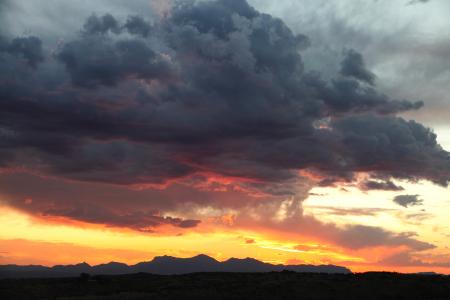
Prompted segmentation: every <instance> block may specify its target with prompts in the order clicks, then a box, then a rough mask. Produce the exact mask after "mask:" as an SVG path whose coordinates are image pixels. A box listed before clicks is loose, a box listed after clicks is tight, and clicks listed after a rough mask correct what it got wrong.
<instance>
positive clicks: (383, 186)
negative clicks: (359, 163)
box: [361, 180, 404, 191]
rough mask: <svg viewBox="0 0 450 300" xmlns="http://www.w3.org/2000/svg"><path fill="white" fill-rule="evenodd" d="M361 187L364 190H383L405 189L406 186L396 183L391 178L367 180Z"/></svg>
mask: <svg viewBox="0 0 450 300" xmlns="http://www.w3.org/2000/svg"><path fill="white" fill-rule="evenodd" d="M361 188H362V189H364V190H368V191H370V190H382V191H403V190H404V188H403V187H401V186H398V185H396V184H395V183H394V182H392V181H391V180H386V181H379V180H367V181H365V182H363V183H362V185H361Z"/></svg>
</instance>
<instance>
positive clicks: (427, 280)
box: [0, 271, 450, 300]
mask: <svg viewBox="0 0 450 300" xmlns="http://www.w3.org/2000/svg"><path fill="white" fill-rule="evenodd" d="M0 299H2V300H8V299H14V300H20V299H80V300H81V299H83V300H87V299H102V300H103V299H108V300H109V299H111V300H112V299H114V300H115V299H130V300H131V299H133V300H134V299H136V300H137V299H139V300H141V299H214V300H216V299H247V300H252V299H361V300H362V299H396V300H401V299H408V300H411V299H420V300H425V299H450V277H448V276H440V275H401V274H394V273H366V274H334V275H333V274H313V273H309V274H306V273H295V272H290V271H285V272H271V273H196V274H186V275H151V274H144V273H139V274H133V275H116V276H112V275H99V276H89V275H87V274H83V275H81V276H80V277H78V278H52V279H37V278H34V279H2V280H0Z"/></svg>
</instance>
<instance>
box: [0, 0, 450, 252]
mask: <svg viewBox="0 0 450 300" xmlns="http://www.w3.org/2000/svg"><path fill="white" fill-rule="evenodd" d="M168 9H170V11H165V13H164V14H162V16H161V15H160V16H159V17H158V18H157V17H155V14H154V13H149V15H148V16H146V15H143V16H137V15H130V16H115V15H112V14H99V13H97V12H94V14H91V15H90V16H89V17H88V18H87V20H86V21H85V23H84V24H80V28H78V29H77V31H75V33H74V32H70V33H67V38H64V39H63V40H62V41H61V42H60V43H59V44H58V45H57V47H55V48H51V47H47V46H46V45H45V44H44V41H45V40H44V39H42V40H41V39H40V38H39V36H38V35H36V36H32V37H11V36H10V35H9V34H3V37H2V38H1V43H0V66H1V68H0V98H1V99H2V101H1V102H0V167H1V168H2V169H3V171H4V172H17V171H20V172H23V173H32V174H34V175H35V176H41V177H46V176H48V177H50V178H53V179H54V178H57V180H61V181H62V182H65V181H67V182H71V183H73V184H81V182H82V183H85V184H95V185H96V186H101V185H105V186H107V187H111V188H112V187H114V188H117V189H121V191H124V190H127V191H128V193H129V194H128V195H127V196H132V195H131V194H133V193H135V194H136V196H137V194H139V196H137V197H138V198H139V199H138V200H136V199H132V198H128V197H127V201H129V202H127V204H128V205H129V206H126V208H124V209H125V210H118V209H117V206H114V205H116V204H113V203H115V202H119V201H118V200H117V199H115V196H112V195H107V194H105V195H103V197H102V200H96V199H94V198H96V197H95V196H93V197H92V198H86V199H83V200H80V199H79V197H77V195H76V194H75V195H74V196H73V197H72V196H70V197H69V198H67V196H66V200H58V198H57V197H55V196H54V195H52V197H46V196H45V195H40V197H36V193H37V192H36V190H33V191H30V194H31V195H29V197H31V198H32V199H33V202H32V204H31V205H28V206H27V205H25V204H24V203H23V202H20V199H21V198H20V197H18V196H17V195H18V194H21V193H22V191H20V189H21V188H20V187H19V186H20V185H21V184H20V182H19V181H18V182H17V183H16V185H13V187H12V188H9V189H8V193H9V195H10V198H9V199H10V200H9V203H10V205H13V206H15V207H19V208H20V209H22V210H26V211H29V212H32V211H35V212H39V213H40V214H41V215H42V216H62V217H67V218H73V219H77V220H81V221H85V222H91V223H101V224H106V225H113V226H126V227H130V228H133V229H138V230H143V229H146V228H153V227H157V226H159V225H160V224H170V225H174V226H176V227H181V228H189V227H194V226H196V225H197V224H198V223H199V221H198V217H197V216H195V209H192V211H189V210H184V211H183V212H184V213H185V215H186V216H187V218H179V217H176V216H172V215H169V212H179V211H180V210H181V208H183V207H184V208H186V207H191V208H193V207H194V208H198V207H200V206H202V205H203V206H211V207H213V208H214V209H222V210H223V211H226V210H229V209H233V208H236V206H239V205H240V206H241V208H242V210H243V211H246V210H247V211H253V212H256V214H257V215H259V216H260V217H261V218H265V217H267V218H272V217H274V214H275V212H274V211H272V212H271V213H272V215H264V213H263V210H262V209H258V207H256V206H255V205H257V204H255V202H257V201H256V200H255V199H263V200H261V201H260V202H261V203H258V205H259V204H261V205H263V206H262V207H264V209H277V211H279V210H280V209H281V208H282V207H281V208H280V207H279V206H277V203H278V205H281V204H280V201H282V200H285V199H286V198H288V197H295V199H297V200H296V202H295V203H294V204H295V205H291V206H288V207H285V208H282V210H284V211H286V210H287V211H291V212H284V214H285V215H284V217H283V218H282V219H283V220H284V221H283V222H278V224H279V225H276V224H275V223H274V226H275V227H276V226H281V227H283V226H284V225H283V226H282V225H280V224H285V225H286V224H289V222H287V221H286V220H291V218H292V216H294V217H296V218H298V219H300V220H301V221H300V223H294V225H295V226H297V228H301V227H302V226H306V227H308V226H310V225H311V226H313V225H314V226H317V227H320V228H323V231H324V232H325V231H326V228H327V227H326V226H325V225H324V224H321V223H320V222H318V221H317V220H312V221H307V218H305V216H304V215H303V213H302V211H301V203H302V201H303V200H304V199H305V198H306V197H307V195H308V191H309V189H310V188H311V187H313V186H314V185H315V184H317V182H316V181H315V180H314V179H311V178H309V177H308V176H306V175H299V173H300V171H304V172H305V173H309V172H313V173H317V174H320V177H321V178H322V179H323V180H322V184H323V185H326V183H328V184H331V183H333V182H336V181H339V180H345V181H348V182H351V181H353V180H354V176H355V174H356V173H358V172H365V173H368V174H370V175H372V176H373V177H374V178H385V179H386V181H385V182H382V183H380V182H378V181H369V182H368V183H367V184H366V188H367V189H385V190H394V189H395V187H394V185H393V184H392V181H390V180H391V179H392V178H397V179H406V180H420V179H424V180H429V181H432V182H435V183H438V184H441V185H447V184H448V182H449V180H450V157H449V153H448V152H446V151H445V150H444V149H442V147H441V146H440V145H439V144H438V143H437V141H436V135H435V134H434V133H433V132H432V131H431V130H430V129H428V128H426V127H425V126H423V125H421V124H419V123H417V122H414V121H407V120H405V119H403V118H400V117H398V115H397V114H398V113H401V112H405V111H410V110H417V109H419V108H421V107H422V106H423V103H422V102H417V101H409V100H404V99H393V98H391V97H389V96H388V95H385V94H384V93H382V92H380V91H378V90H377V88H376V87H375V86H374V80H375V76H374V75H373V73H372V72H371V71H370V70H368V69H367V67H366V65H365V63H364V60H363V57H362V55H361V54H359V53H357V52H356V51H349V52H348V53H347V55H346V56H345V57H344V60H343V61H342V64H341V67H342V69H341V72H337V73H336V74H334V75H333V77H334V78H333V79H331V80H328V79H324V78H322V77H321V76H320V75H319V74H318V73H317V72H310V71H306V70H305V68H304V59H303V57H302V51H305V49H307V47H308V46H309V44H310V38H308V37H307V36H305V35H302V34H296V33H294V32H293V31H292V30H291V29H290V28H289V27H288V26H287V25H286V24H285V23H284V22H283V21H282V20H280V19H278V18H274V17H272V16H270V15H268V14H264V13H260V12H259V11H257V10H256V9H255V8H253V7H251V6H250V5H249V4H248V3H247V2H246V1H243V0H218V1H206V2H194V1H180V2H175V3H173V6H171V7H169V8H168ZM156 15H159V14H156ZM43 49H44V50H45V51H47V52H45V53H44V52H43V51H44V50H43ZM50 49H51V50H50ZM53 179H52V180H53ZM23 180H25V179H23ZM55 180H56V179H55ZM74 182H75V183H74ZM59 184H61V185H62V183H59ZM128 188H134V189H138V188H139V189H141V190H140V193H139V192H136V190H133V191H131V190H129V189H128ZM182 188H183V189H188V190H189V192H190V193H192V194H191V195H189V194H186V195H184V194H176V195H175V196H174V195H171V196H170V197H168V196H167V194H165V192H166V193H169V194H170V192H171V191H173V190H174V189H182ZM11 189H12V190H11ZM40 192H42V191H40ZM42 193H43V192H42ZM124 193H125V192H124ZM142 193H148V194H145V195H147V197H146V198H145V199H144V197H143V196H142V195H143V194H142ZM220 193H222V195H221V196H217V194H220ZM233 193H234V194H233ZM236 193H237V194H239V196H240V197H241V198H239V200H240V202H241V203H240V204H238V203H236V202H237V201H229V202H228V200H227V199H224V200H223V202H222V201H220V200H218V199H220V198H221V197H222V198H227V197H228V195H235V194H236ZM194 195H201V197H199V198H196V197H194ZM224 195H225V196H224ZM24 196H25V195H24ZM38 196H39V195H38ZM77 198H78V199H77ZM165 198H170V200H169V201H168V202H165V201H164V199H165ZM230 198H231V196H230ZM111 199H112V200H111ZM108 203H109V204H108ZM137 203H139V204H137ZM133 205H136V206H135V207H132V206H133ZM142 208H145V212H139V211H140V209H142ZM118 211H120V213H118ZM290 214H292V216H291V215H290ZM305 220H306V221H305ZM239 222H240V223H241V224H242V225H243V226H246V225H248V226H251V225H252V224H250V223H246V221H244V220H241V219H239V218H238V223H239ZM305 224H306V225H305ZM253 225H254V224H253ZM333 228H334V227H332V229H333ZM312 231H313V230H312V229H311V232H312ZM332 232H335V235H334V236H332V235H324V238H326V239H328V240H332V241H334V242H336V243H342V244H346V245H347V246H348V247H353V248H361V247H364V246H366V245H367V246H371V245H378V244H380V243H382V242H385V243H388V244H392V245H394V244H395V245H397V244H398V245H399V244H407V245H410V246H411V247H415V248H421V249H424V248H427V246H429V245H428V244H427V245H425V246H424V245H423V244H420V243H421V242H419V241H416V240H415V239H414V238H413V236H412V235H410V234H408V235H401V234H400V235H397V234H394V233H391V232H387V231H384V230H383V229H379V228H370V227H351V228H346V229H341V228H334V229H333V231H332ZM350 236H361V237H364V238H366V237H367V240H365V239H360V240H359V242H354V241H352V240H351V238H350ZM372 238H373V240H372ZM415 243H419V244H415Z"/></svg>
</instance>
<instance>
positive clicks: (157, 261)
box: [0, 254, 351, 278]
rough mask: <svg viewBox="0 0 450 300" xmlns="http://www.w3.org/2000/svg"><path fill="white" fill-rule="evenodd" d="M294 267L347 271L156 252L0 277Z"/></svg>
mask: <svg viewBox="0 0 450 300" xmlns="http://www.w3.org/2000/svg"><path fill="white" fill-rule="evenodd" d="M283 270H286V271H294V272H299V273H329V274H337V273H340V274H347V273H351V271H350V270H349V269H347V268H345V267H341V266H334V265H317V266H316V265H281V264H279V265H274V264H269V263H264V262H261V261H259V260H256V259H253V258H245V259H238V258H230V259H228V260H226V261H223V262H219V261H217V260H215V259H214V258H212V257H209V256H207V255H203V254H201V255H198V256H195V257H192V258H176V257H172V256H157V257H155V258H154V259H153V260H151V261H148V262H140V263H137V264H135V265H126V264H123V263H118V262H110V263H107V264H101V265H96V266H91V265H89V264H87V263H81V264H76V265H57V266H53V267H46V266H38V265H30V266H18V265H3V266H0V278H30V277H74V276H79V275H80V274H81V273H88V274H91V275H119V274H133V273H151V274H159V275H173V274H188V273H201V272H230V273H241V272H245V273H258V272H281V271H283Z"/></svg>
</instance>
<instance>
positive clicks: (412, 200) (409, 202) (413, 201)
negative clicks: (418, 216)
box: [393, 195, 423, 207]
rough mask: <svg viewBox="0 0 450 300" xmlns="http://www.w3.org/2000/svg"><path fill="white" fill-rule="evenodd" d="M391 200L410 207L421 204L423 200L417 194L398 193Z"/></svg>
mask: <svg viewBox="0 0 450 300" xmlns="http://www.w3.org/2000/svg"><path fill="white" fill-rule="evenodd" d="M393 201H394V202H395V203H397V204H398V205H400V206H403V207H410V206H417V205H422V203H423V200H422V199H420V198H419V195H398V196H396V197H395V198H394V199H393Z"/></svg>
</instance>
